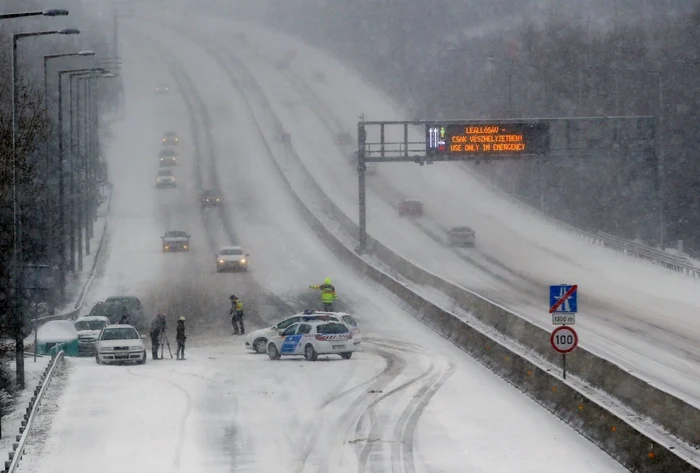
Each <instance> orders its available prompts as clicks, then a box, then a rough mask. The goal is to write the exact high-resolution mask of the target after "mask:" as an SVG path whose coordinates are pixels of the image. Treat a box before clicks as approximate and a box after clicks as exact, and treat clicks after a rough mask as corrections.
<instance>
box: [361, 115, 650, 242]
mask: <svg viewBox="0 0 700 473" xmlns="http://www.w3.org/2000/svg"><path fill="white" fill-rule="evenodd" d="M605 120H608V123H607V124H606V126H610V127H614V128H611V129H614V130H615V131H614V132H613V133H612V135H614V136H615V137H618V128H622V127H621V126H619V124H622V123H623V122H625V121H626V122H634V123H633V125H634V126H635V127H637V128H638V129H637V130H636V131H637V132H639V133H640V136H642V137H644V136H645V133H646V134H649V135H650V137H649V139H648V140H645V139H643V138H636V139H637V141H640V142H643V143H644V144H645V145H647V146H649V148H645V150H646V151H648V152H650V153H652V154H653V159H654V162H655V183H654V186H655V190H656V193H657V201H658V212H659V213H661V212H662V208H663V203H662V202H661V199H662V194H661V191H660V175H659V166H660V163H659V159H658V155H659V146H658V137H657V134H658V132H657V128H658V123H657V120H656V118H654V117H648V116H640V117H638V116H630V117H608V116H602V117H575V118H540V119H536V118H520V119H517V118H509V119H501V120H495V119H483V120H474V119H467V120H438V119H436V120H410V121H403V120H389V121H369V120H365V119H364V115H363V116H360V120H359V121H358V123H357V179H358V203H359V235H358V239H359V246H358V247H357V248H356V251H357V252H358V253H360V254H362V253H365V252H366V251H367V249H368V248H367V196H366V171H367V164H368V163H416V164H418V165H420V166H423V165H425V164H428V165H431V164H433V163H434V162H442V161H477V162H478V161H498V162H501V161H509V160H510V161H512V160H521V161H522V160H532V159H551V158H556V157H577V156H580V157H583V156H587V155H590V154H592V153H595V152H599V150H598V148H596V146H595V144H593V145H592V146H591V141H590V139H588V138H586V139H588V141H587V142H586V144H583V145H581V146H580V147H579V146H577V145H575V144H573V143H577V142H579V141H581V142H583V141H585V139H584V137H581V136H577V135H576V133H577V130H578V129H577V127H576V126H574V125H575V124H576V125H579V124H582V123H584V124H585V123H586V122H588V123H596V122H597V124H600V123H601V122H603V121H605ZM577 122H578V123H577ZM542 123H547V125H548V127H549V126H552V128H554V130H553V131H554V133H552V135H553V136H552V146H551V148H550V147H549V142H548V145H547V149H548V150H547V151H546V152H543V153H540V154H532V153H522V154H514V153H513V154H509V153H498V154H477V153H474V154H456V153H455V154H451V153H448V152H439V153H432V152H431V153H430V154H429V153H428V152H427V149H428V146H427V143H426V141H427V140H426V134H427V133H426V129H427V127H428V126H435V125H455V124H465V125H469V124H475V125H476V124H479V125H489V124H503V125H507V124H533V125H534V124H542ZM368 127H375V128H376V127H378V128H379V138H378V140H377V141H368V139H367V128H368ZM388 127H394V128H396V127H400V129H401V131H402V135H403V136H402V139H400V140H393V141H392V140H387V136H386V134H387V128H388ZM411 127H423V129H422V130H417V131H416V132H414V134H415V133H419V134H420V135H421V136H422V139H420V140H418V141H416V140H415V139H414V140H411V139H410V138H409V136H410V133H409V131H410V128H411ZM548 133H551V131H550V130H548ZM619 134H620V135H622V133H619ZM554 135H557V136H554ZM559 135H561V136H559ZM549 139H550V138H549V136H548V137H547V140H549ZM600 144H601V148H600V149H603V148H602V145H603V143H600ZM605 154H606V155H607V156H609V157H611V156H615V155H618V156H619V155H621V152H618V153H611V152H609V151H605ZM659 231H660V232H663V229H659Z"/></svg>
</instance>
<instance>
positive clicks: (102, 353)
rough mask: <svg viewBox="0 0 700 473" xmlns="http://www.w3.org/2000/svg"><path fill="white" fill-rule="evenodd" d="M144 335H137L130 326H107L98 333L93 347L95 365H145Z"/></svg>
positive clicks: (136, 331)
mask: <svg viewBox="0 0 700 473" xmlns="http://www.w3.org/2000/svg"><path fill="white" fill-rule="evenodd" d="M144 338H146V337H145V336H144V335H139V332H138V330H136V329H135V328H134V327H132V326H131V325H107V326H106V327H105V328H103V329H102V332H100V337H99V339H98V340H97V344H96V346H95V348H96V350H97V352H96V353H95V361H97V364H98V365H99V364H103V363H104V364H109V363H137V364H139V365H143V364H144V363H146V347H145V346H144V344H143V339H144Z"/></svg>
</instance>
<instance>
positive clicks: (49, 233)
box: [44, 50, 95, 308]
mask: <svg viewBox="0 0 700 473" xmlns="http://www.w3.org/2000/svg"><path fill="white" fill-rule="evenodd" d="M94 55H95V53H94V52H93V51H90V50H85V51H78V52H74V53H64V54H49V55H47V56H44V120H45V121H46V122H47V123H48V121H49V117H48V113H49V111H48V95H49V93H48V90H49V80H48V74H49V62H50V61H52V60H54V59H59V58H65V57H72V56H94ZM49 139H50V134H47V136H46V139H45V141H44V168H45V177H46V183H47V190H46V208H45V209H44V210H45V213H46V215H47V218H46V222H45V223H46V240H47V242H48V243H47V247H48V248H47V249H48V261H49V267H50V268H53V267H54V264H55V259H56V258H55V254H56V253H55V242H54V235H53V223H52V221H51V216H52V215H53V212H52V206H53V199H52V197H53V195H52V192H51V190H52V186H51V185H50V184H49V183H51V182H53V179H50V175H51V168H52V167H51V159H50V157H49ZM60 291H61V300H63V298H64V297H65V286H61V288H60ZM50 304H51V308H53V306H54V300H53V297H50Z"/></svg>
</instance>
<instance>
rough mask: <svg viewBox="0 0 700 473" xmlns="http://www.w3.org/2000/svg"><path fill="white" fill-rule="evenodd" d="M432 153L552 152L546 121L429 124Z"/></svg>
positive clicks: (428, 133)
mask: <svg viewBox="0 0 700 473" xmlns="http://www.w3.org/2000/svg"><path fill="white" fill-rule="evenodd" d="M426 132H427V137H426V145H427V149H426V152H427V154H429V155H431V154H432V155H436V154H442V155H469V154H475V155H477V154H478V155H513V154H515V155H517V154H546V153H547V152H548V151H549V126H548V124H547V123H524V122H518V123H481V124H480V123H450V124H444V125H441V124H434V125H426Z"/></svg>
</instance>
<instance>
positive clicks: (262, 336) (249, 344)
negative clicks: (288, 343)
mask: <svg viewBox="0 0 700 473" xmlns="http://www.w3.org/2000/svg"><path fill="white" fill-rule="evenodd" d="M312 320H319V321H333V322H339V323H345V324H346V325H348V327H350V331H351V332H352V336H353V344H355V345H359V344H360V343H361V342H362V332H361V331H360V326H359V324H358V323H357V320H355V318H354V317H353V316H352V315H350V314H347V313H345V312H316V311H313V310H307V311H305V312H300V313H298V314H294V315H292V316H290V317H287V318H285V319H282V320H281V321H279V322H277V323H276V324H275V325H273V326H272V327H266V328H261V329H258V330H254V331H252V332H248V334H247V335H246V338H245V346H246V348H247V349H249V350H253V351H254V352H256V353H266V352H267V342H268V340H269V339H270V338H272V337H274V336H276V335H278V333H279V331H280V330H286V329H287V328H288V327H289V326H290V325H292V324H295V323H299V322H307V321H312Z"/></svg>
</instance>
